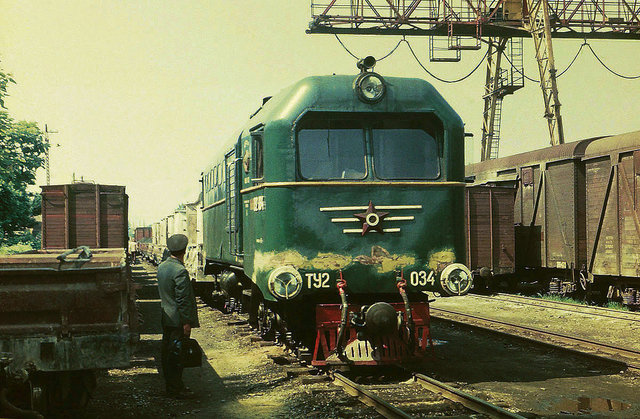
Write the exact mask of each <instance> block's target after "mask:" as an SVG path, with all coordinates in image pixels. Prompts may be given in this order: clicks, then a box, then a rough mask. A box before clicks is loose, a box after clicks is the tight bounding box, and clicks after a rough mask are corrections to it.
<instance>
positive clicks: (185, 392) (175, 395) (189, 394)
mask: <svg viewBox="0 0 640 419" xmlns="http://www.w3.org/2000/svg"><path fill="white" fill-rule="evenodd" d="M167 396H169V397H171V398H172V399H178V400H188V399H195V397H196V394H195V393H194V392H193V391H191V390H189V389H188V388H184V389H182V390H180V391H175V392H171V393H167Z"/></svg>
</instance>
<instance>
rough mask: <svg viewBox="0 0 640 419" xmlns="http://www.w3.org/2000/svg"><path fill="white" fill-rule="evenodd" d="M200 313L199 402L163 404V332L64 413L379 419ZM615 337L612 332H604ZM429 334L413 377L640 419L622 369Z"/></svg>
mask: <svg viewBox="0 0 640 419" xmlns="http://www.w3.org/2000/svg"><path fill="white" fill-rule="evenodd" d="M443 300H444V299H443ZM453 300H454V299H446V300H444V302H443V303H440V302H438V303H435V304H434V305H435V306H439V307H444V305H445V303H446V304H447V305H449V306H450V307H451V305H452V304H453V303H451V301H453ZM459 304H461V305H463V306H464V305H465V300H464V299H460V301H459ZM466 304H469V302H468V301H467V303H466ZM474 304H475V303H474ZM476 305H478V304H476ZM451 308H454V307H451ZM504 311H505V312H512V313H514V312H515V313H521V317H522V318H523V319H524V318H534V319H535V318H538V317H540V319H539V320H540V321H543V318H542V314H535V313H531V310H529V311H528V312H527V311H525V310H514V309H511V310H509V309H505V310H504ZM488 312H500V309H497V308H495V307H493V308H490V307H488V306H487V307H486V311H485V313H484V314H486V313H488ZM199 313H200V318H201V324H202V325H203V326H202V327H201V328H200V329H197V330H194V333H193V335H194V337H195V338H196V339H198V341H199V342H200V344H201V345H202V347H203V349H204V351H205V353H206V356H207V362H206V363H205V364H204V365H203V367H201V368H195V369H189V370H186V371H185V374H184V380H185V383H186V385H187V386H189V387H190V388H191V389H192V390H194V391H195V393H196V394H197V398H196V399H194V400H187V401H185V400H173V399H169V398H167V397H165V395H164V385H163V381H162V379H161V377H160V375H159V374H158V372H157V369H156V362H157V356H158V352H159V347H160V335H145V336H144V338H143V340H142V341H141V343H140V347H139V351H138V356H139V358H138V360H137V361H136V363H135V366H134V367H132V368H130V369H127V370H111V371H108V372H106V373H104V374H101V375H100V376H99V377H98V389H97V391H96V393H95V395H94V397H93V399H92V400H91V401H90V404H89V405H88V406H87V407H86V408H85V409H83V410H82V411H77V412H68V413H67V414H65V415H61V416H62V417H82V418H114V417H122V418H126V417H136V418H147V417H149V418H151V417H175V416H190V417H202V418H307V417H309V418H377V417H380V416H379V415H378V414H377V413H375V412H374V411H373V410H372V409H370V408H368V407H364V406H363V405H361V404H360V402H358V401H356V400H355V399H353V398H351V397H350V396H347V395H346V394H344V393H343V391H342V390H340V389H338V388H337V387H334V386H333V385H332V384H330V383H327V382H320V383H312V384H305V383H304V382H303V378H302V377H288V376H287V370H288V369H290V368H292V366H291V365H279V364H278V363H276V362H274V361H273V360H272V359H270V358H269V356H272V357H273V356H284V355H286V354H285V353H284V351H283V349H282V348H280V347H278V346H263V345H264V344H262V343H260V342H252V341H251V334H250V333H249V332H248V331H247V327H246V326H242V325H240V326H239V325H230V324H229V323H230V322H231V321H232V320H233V318H232V317H230V316H228V315H225V314H222V313H220V312H219V311H217V310H213V309H211V308H209V307H207V306H205V305H204V304H200V306H199ZM478 314H483V313H478ZM570 321H571V319H563V318H561V319H557V322H559V323H561V325H562V327H570V325H567V322H570ZM552 323H554V324H555V321H553V322H552ZM548 326H549V327H555V326H552V325H551V324H549V325H548ZM558 327H560V326H558ZM614 332H615V331H614ZM609 334H613V335H615V334H616V333H612V332H611V331H607V336H608V335H609ZM432 336H433V337H434V338H435V343H436V346H435V348H434V353H433V357H430V358H428V359H426V360H425V362H424V363H422V365H420V366H417V367H416V368H415V370H417V371H420V372H423V373H425V374H428V375H431V376H434V377H435V378H437V379H440V380H442V381H445V382H448V383H450V384H452V385H454V386H456V387H459V388H461V389H463V390H464V391H468V392H471V393H472V394H475V395H477V396H479V397H482V398H484V399H487V400H489V401H491V402H493V403H496V404H498V405H501V406H503V407H506V408H509V409H510V410H512V411H516V412H518V413H520V414H522V415H524V416H527V417H571V416H574V415H579V416H581V417H625V418H635V417H640V394H639V393H638V391H637V388H638V385H639V384H640V377H638V376H634V375H631V374H628V373H624V372H623V373H621V372H620V371H618V369H619V368H618V367H617V366H616V365H612V364H608V363H602V362H599V361H594V360H592V359H589V358H584V357H580V356H573V355H568V354H566V353H564V352H561V351H557V350H554V349H549V348H547V347H543V346H535V345H533V346H532V345H530V344H526V343H520V342H518V341H514V340H511V339H508V338H501V337H496V336H494V335H491V334H489V333H486V332H480V331H476V330H471V329H468V328H465V327H461V326H453V325H451V324H450V323H447V322H443V321H435V320H434V321H433V324H432ZM307 377H308V376H307ZM611 409H613V410H611Z"/></svg>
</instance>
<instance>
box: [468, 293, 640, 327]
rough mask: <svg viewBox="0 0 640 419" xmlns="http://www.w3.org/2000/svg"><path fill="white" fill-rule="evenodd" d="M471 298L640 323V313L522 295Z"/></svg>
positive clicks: (475, 296) (474, 296)
mask: <svg viewBox="0 0 640 419" xmlns="http://www.w3.org/2000/svg"><path fill="white" fill-rule="evenodd" d="M469 296H470V297H473V298H477V299H482V300H496V301H509V302H515V303H518V304H523V305H530V306H535V307H544V308H551V309H557V310H564V311H569V312H573V313H581V314H587V315H595V316H599V317H606V318H610V319H616V320H625V321H631V322H640V314H639V313H633V312H625V311H620V310H614V309H610V308H605V307H596V306H587V305H581V304H574V303H567V302H564V301H552V300H543V299H540V298H533V297H525V296H522V295H512V294H503V293H498V294H496V295H495V296H489V295H477V294H469ZM607 313H611V314H607ZM614 314H617V315H614Z"/></svg>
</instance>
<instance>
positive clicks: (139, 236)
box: [133, 227, 152, 242]
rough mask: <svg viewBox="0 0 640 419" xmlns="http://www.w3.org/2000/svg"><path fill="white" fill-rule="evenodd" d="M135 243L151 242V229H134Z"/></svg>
mask: <svg viewBox="0 0 640 419" xmlns="http://www.w3.org/2000/svg"><path fill="white" fill-rule="evenodd" d="M133 237H134V239H135V241H137V242H139V241H143V240H144V241H151V237H152V231H151V227H136V230H135V232H134V236H133Z"/></svg>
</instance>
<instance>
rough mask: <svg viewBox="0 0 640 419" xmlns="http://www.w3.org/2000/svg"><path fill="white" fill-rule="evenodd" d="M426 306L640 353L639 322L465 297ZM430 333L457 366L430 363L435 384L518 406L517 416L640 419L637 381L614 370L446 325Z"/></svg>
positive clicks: (440, 350)
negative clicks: (440, 382)
mask: <svg viewBox="0 0 640 419" xmlns="http://www.w3.org/2000/svg"><path fill="white" fill-rule="evenodd" d="M432 306H433V307H436V308H443V309H451V310H456V311H460V312H464V313H468V314H474V315H479V316H482V317H488V318H495V319H498V320H503V321H510V322H517V323H519V324H524V325H529V326H533V327H539V328H544V329H546V330H550V331H558V332H564V333H569V334H573V335H577V336H582V337H585V338H588V339H592V340H598V341H603V342H608V343H613V344H618V343H619V344H621V345H624V346H627V347H630V348H640V339H638V330H639V328H640V325H639V324H638V323H633V322H625V321H621V320H614V319H603V318H594V317H591V316H587V315H582V314H579V313H560V312H558V311H556V310H550V309H538V308H534V307H531V306H525V305H521V304H517V303H507V304H505V303H502V302H497V301H493V302H492V301H486V300H479V299H474V298H473V297H472V296H468V297H456V298H440V299H437V301H436V302H435V303H433V305H432ZM432 328H433V330H432V333H433V335H434V336H435V337H437V338H438V339H441V340H442V341H444V342H446V343H444V344H443V345H439V346H438V351H437V352H438V353H439V354H440V356H441V357H442V358H441V359H442V361H444V360H446V359H448V358H450V357H451V358H453V359H458V360H462V361H461V362H452V363H447V362H446V361H445V362H442V361H441V362H437V363H435V364H434V368H433V369H432V370H433V372H434V373H435V374H436V375H438V377H436V378H439V379H442V380H446V381H458V382H461V383H463V386H464V388H465V390H474V391H477V394H479V395H482V396H485V398H487V399H489V400H490V401H493V402H496V403H498V404H499V403H504V404H505V405H509V406H512V407H517V408H518V410H520V411H521V412H522V413H529V414H537V415H543V416H552V415H562V414H563V412H565V413H564V414H574V415H577V414H580V415H581V416H584V415H587V414H591V415H593V416H594V417H629V418H637V417H640V393H639V392H638V386H639V385H640V377H639V376H637V375H634V374H631V373H628V372H624V371H619V369H620V368H619V367H618V366H617V365H616V364H608V363H602V362H598V361H594V360H592V359H589V358H586V357H580V356H571V355H567V354H565V353H562V352H560V351H558V350H554V349H550V348H547V347H544V346H535V345H534V346H532V345H527V344H524V343H518V342H517V341H512V340H509V339H504V338H500V337H496V336H495V335H491V334H488V333H484V332H480V331H476V330H471V329H468V328H464V327H457V326H452V325H451V324H450V323H448V322H445V321H434V322H433V324H432ZM449 351H451V352H449Z"/></svg>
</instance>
